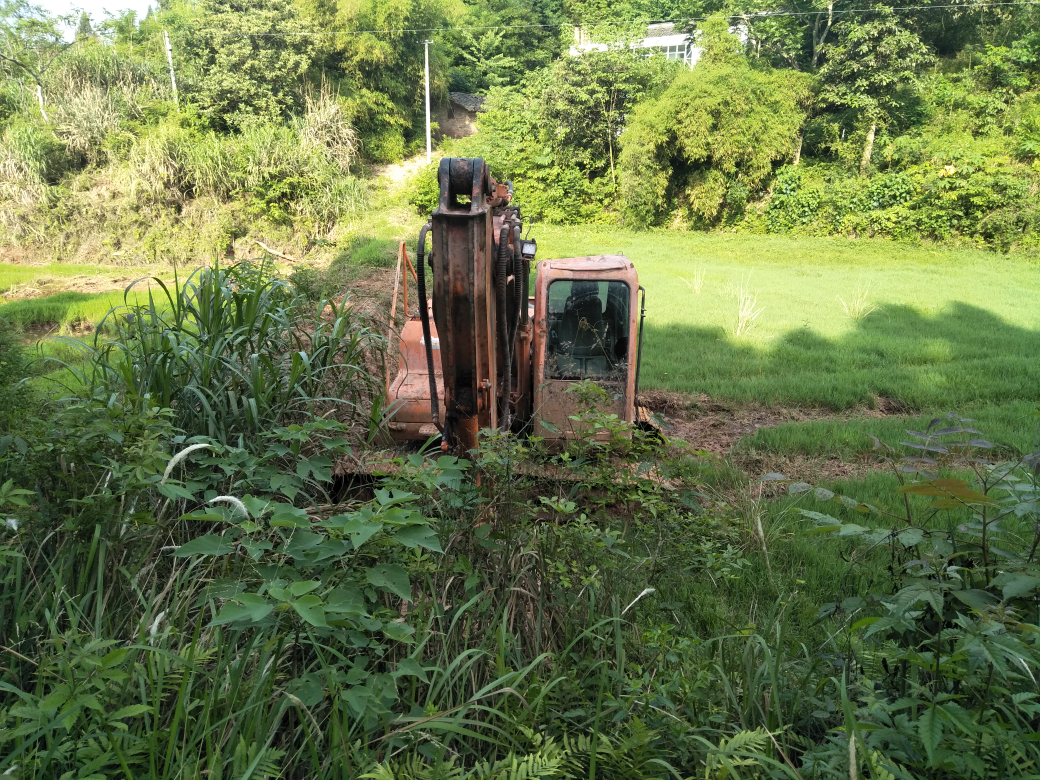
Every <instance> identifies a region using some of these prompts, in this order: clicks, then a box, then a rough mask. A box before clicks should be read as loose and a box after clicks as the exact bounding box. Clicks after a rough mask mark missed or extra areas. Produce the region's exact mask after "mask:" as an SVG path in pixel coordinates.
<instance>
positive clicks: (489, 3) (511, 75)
mask: <svg viewBox="0 0 1040 780" xmlns="http://www.w3.org/2000/svg"><path fill="white" fill-rule="evenodd" d="M558 5H559V4H558V3H554V2H552V0H534V1H533V2H530V1H529V0H478V1H477V2H467V3H465V6H464V7H465V11H464V13H463V14H462V15H460V16H458V17H457V18H456V26H457V29H455V30H450V31H448V32H447V33H446V34H445V35H444V39H443V42H442V43H441V45H442V46H443V47H444V48H445V53H446V55H447V59H448V62H450V63H451V68H450V71H449V87H450V89H451V90H452V91H456V92H484V91H485V90H487V89H490V88H491V87H498V86H506V85H510V84H512V85H517V84H520V83H521V82H522V81H523V80H524V79H525V78H526V77H527V76H528V74H530V73H531V72H532V71H536V70H539V69H541V68H544V67H546V66H547V65H550V64H551V63H552V61H553V60H554V59H555V58H556V57H558V56H559V55H560V53H561V50H562V41H561V39H562V38H564V37H565V36H566V34H567V33H568V32H569V30H567V29H566V28H563V31H561V29H560V28H557V27H554V26H553V25H554V24H555V23H558V22H561V21H563V19H562V17H561V15H560V12H559V11H560V9H559V7H558ZM540 25H544V26H540ZM496 27H497V28H499V29H492V28H496ZM467 28H472V29H467Z"/></svg>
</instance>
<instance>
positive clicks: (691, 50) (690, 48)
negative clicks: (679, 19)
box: [570, 22, 702, 68]
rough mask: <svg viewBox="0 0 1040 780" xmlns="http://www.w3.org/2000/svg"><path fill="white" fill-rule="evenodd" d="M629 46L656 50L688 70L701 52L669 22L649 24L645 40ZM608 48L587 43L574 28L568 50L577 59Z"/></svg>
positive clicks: (605, 45)
mask: <svg viewBox="0 0 1040 780" xmlns="http://www.w3.org/2000/svg"><path fill="white" fill-rule="evenodd" d="M617 45H620V44H617ZM629 45H630V46H631V47H632V48H633V49H656V50H658V51H660V52H661V53H662V54H664V56H665V57H666V58H668V59H670V60H682V61H683V62H685V63H686V67H688V68H692V67H693V66H694V65H696V64H697V60H699V59H700V58H701V51H702V49H701V48H700V47H699V46H696V45H695V44H694V41H693V39H692V38H691V36H689V35H687V34H686V33H676V32H675V25H674V24H672V23H671V22H665V23H663V24H651V25H650V26H649V27H648V28H647V31H646V37H645V38H643V39H641V40H638V41H634V42H632V43H631V44H629ZM609 48H610V44H606V43H593V42H591V41H589V40H588V39H587V37H586V34H585V30H583V29H582V28H581V27H575V28H574V45H573V46H571V48H570V54H571V56H572V57H578V56H580V55H582V54H584V53H585V52H589V51H607V50H608V49H609ZM647 53H648V54H649V53H650V52H647Z"/></svg>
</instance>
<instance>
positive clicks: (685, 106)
mask: <svg viewBox="0 0 1040 780" xmlns="http://www.w3.org/2000/svg"><path fill="white" fill-rule="evenodd" d="M706 37H708V38H709V42H710V46H707V47H706V52H705V55H704V57H702V60H701V62H699V63H698V64H697V67H695V68H694V69H693V70H691V71H686V72H684V73H683V74H682V75H680V76H678V77H677V78H676V79H675V81H674V82H673V83H672V84H671V86H669V87H668V89H667V90H665V91H664V93H663V94H662V95H661V96H660V97H659V98H658V99H656V100H645V101H643V102H642V103H641V104H640V105H638V106H637V107H636V110H635V113H634V115H633V118H632V121H631V124H630V127H629V128H628V130H626V131H625V134H624V135H623V136H622V138H621V141H622V150H621V193H622V199H623V203H624V209H625V213H626V215H627V216H628V218H629V219H630V220H631V221H632V222H634V223H635V224H637V225H652V224H655V223H658V222H660V221H661V219H662V217H664V216H665V214H666V213H667V212H668V211H669V210H670V209H672V208H675V207H678V209H679V211H680V213H681V214H683V215H684V217H685V218H686V219H688V220H690V221H692V222H693V223H695V224H702V225H712V224H715V223H717V222H718V220H719V219H721V218H722V217H723V216H724V215H725V214H726V212H727V210H728V209H733V210H739V209H740V208H742V207H743V205H744V203H746V202H747V199H748V198H749V197H750V196H751V195H752V194H754V193H755V192H756V191H758V190H760V188H761V186H762V184H763V182H764V181H765V180H766V178H767V177H768V176H769V175H770V174H771V173H772V171H773V166H774V165H775V164H777V163H780V162H783V161H786V160H790V159H792V158H793V157H794V155H795V154H796V153H797V149H798V142H799V137H800V135H801V130H802V125H803V124H804V122H805V116H806V110H805V106H806V104H807V102H808V99H809V95H810V86H811V79H810V77H809V76H807V75H805V74H802V73H797V72H794V71H791V70H776V71H774V70H760V69H756V68H752V67H751V65H750V64H749V63H748V61H747V60H746V58H743V57H739V56H733V55H732V49H733V48H734V44H733V42H732V40H730V41H729V43H728V44H727V40H726V37H725V34H724V33H723V34H718V33H716V34H714V35H712V36H706Z"/></svg>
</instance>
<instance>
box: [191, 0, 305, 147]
mask: <svg viewBox="0 0 1040 780" xmlns="http://www.w3.org/2000/svg"><path fill="white" fill-rule="evenodd" d="M199 8H200V12H199V15H198V17H197V19H196V21H195V25H194V30H193V31H192V34H191V35H186V36H184V37H183V38H182V39H181V40H180V41H179V48H180V49H181V50H182V51H183V52H184V57H185V58H186V59H187V60H188V61H190V62H191V63H192V64H193V66H194V68H195V70H196V72H197V76H196V78H197V83H196V84H195V88H194V90H193V100H194V101H195V102H196V103H197V104H198V105H199V108H200V110H201V113H202V114H203V116H205V117H206V118H207V119H208V120H209V122H210V124H211V125H213V126H214V127H218V128H239V127H241V126H243V125H244V124H245V123H248V122H249V121H250V119H251V118H260V119H264V120H268V121H277V120H280V119H282V118H284V117H285V116H287V115H288V114H290V113H292V112H293V111H296V110H298V109H299V107H300V105H301V101H302V99H303V95H304V92H305V90H304V87H305V82H304V74H306V72H307V69H308V68H309V67H310V65H311V62H312V61H313V59H314V57H315V53H316V41H315V38H314V33H315V32H316V30H315V29H314V28H313V27H312V26H311V25H310V24H308V23H307V21H306V20H305V19H303V18H302V17H301V16H300V14H298V13H297V11H296V9H295V6H294V5H293V3H292V0H202V1H201V2H200V4H199Z"/></svg>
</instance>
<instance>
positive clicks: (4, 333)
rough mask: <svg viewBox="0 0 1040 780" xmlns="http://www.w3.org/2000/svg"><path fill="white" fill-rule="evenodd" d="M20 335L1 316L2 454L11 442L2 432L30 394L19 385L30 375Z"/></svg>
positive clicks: (0, 408) (0, 413)
mask: <svg viewBox="0 0 1040 780" xmlns="http://www.w3.org/2000/svg"><path fill="white" fill-rule="evenodd" d="M18 335H19V334H17V333H16V332H15V331H14V328H12V327H11V323H9V322H8V321H7V320H5V319H2V318H0V454H2V451H3V450H4V449H6V448H7V446H8V444H9V442H7V443H4V441H3V436H2V434H6V433H7V431H8V429H9V428H10V427H11V424H12V422H13V421H14V420H15V416H16V414H17V412H18V411H19V409H21V407H22V406H23V405H24V403H25V401H26V399H27V395H28V391H27V390H25V389H24V388H23V387H21V386H19V382H20V380H22V379H23V378H25V377H26V376H28V373H29V360H28V357H27V355H26V350H25V347H23V346H22V344H21V340H20V339H19V337H18Z"/></svg>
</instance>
